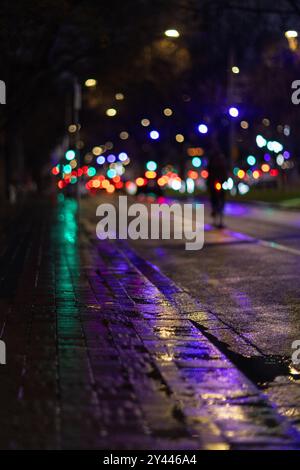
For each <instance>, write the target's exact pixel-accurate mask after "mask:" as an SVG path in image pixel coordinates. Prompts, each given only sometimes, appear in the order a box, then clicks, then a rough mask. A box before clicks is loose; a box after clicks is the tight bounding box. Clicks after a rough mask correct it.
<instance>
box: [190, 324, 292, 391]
mask: <svg viewBox="0 0 300 470" xmlns="http://www.w3.org/2000/svg"><path fill="white" fill-rule="evenodd" d="M192 323H193V324H194V325H195V326H196V327H197V328H198V329H199V330H200V331H201V333H202V334H203V335H204V336H206V338H207V339H209V340H210V341H211V342H212V343H213V344H214V345H215V346H216V347H217V348H218V349H219V350H220V351H221V352H222V353H223V354H225V356H226V357H228V359H229V360H230V361H231V362H232V363H233V364H234V365H235V366H236V367H237V368H238V369H239V370H241V371H242V372H243V374H244V375H246V377H248V378H249V379H250V380H251V381H252V382H254V383H255V384H256V385H257V386H258V387H259V388H262V389H264V388H266V387H267V386H268V384H270V383H271V382H273V381H274V380H275V379H276V378H277V377H283V376H284V377H288V378H289V379H290V380H292V381H294V382H295V381H296V382H299V384H300V369H299V370H298V369H296V368H295V367H294V366H293V364H292V363H291V359H290V357H288V356H280V355H270V356H250V357H247V356H243V355H242V354H238V353H236V352H234V351H232V350H231V349H230V348H229V346H228V344H227V343H225V342H223V341H220V340H219V339H217V338H216V337H215V336H213V335H212V334H211V333H209V332H208V331H207V330H206V328H205V327H203V326H201V324H199V323H197V322H195V321H192Z"/></svg>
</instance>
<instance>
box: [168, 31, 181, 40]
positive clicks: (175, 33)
mask: <svg viewBox="0 0 300 470" xmlns="http://www.w3.org/2000/svg"><path fill="white" fill-rule="evenodd" d="M165 36H167V37H168V38H179V36H180V33H179V31H177V29H167V30H166V31H165Z"/></svg>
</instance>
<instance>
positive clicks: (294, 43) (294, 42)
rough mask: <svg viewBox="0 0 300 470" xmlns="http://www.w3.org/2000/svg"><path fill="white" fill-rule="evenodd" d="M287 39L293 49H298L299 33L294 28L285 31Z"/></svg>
mask: <svg viewBox="0 0 300 470" xmlns="http://www.w3.org/2000/svg"><path fill="white" fill-rule="evenodd" d="M284 35H285V37H286V39H287V40H288V43H289V48H290V49H291V51H296V50H297V48H298V33H297V31H294V30H289V31H286V32H285V33H284Z"/></svg>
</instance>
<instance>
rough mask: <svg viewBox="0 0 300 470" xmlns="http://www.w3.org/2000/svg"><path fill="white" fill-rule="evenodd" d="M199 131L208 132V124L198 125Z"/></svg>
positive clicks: (201, 132)
mask: <svg viewBox="0 0 300 470" xmlns="http://www.w3.org/2000/svg"><path fill="white" fill-rule="evenodd" d="M198 131H199V132H200V134H207V132H208V127H207V125H206V124H200V125H199V126H198Z"/></svg>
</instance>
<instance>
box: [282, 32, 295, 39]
mask: <svg viewBox="0 0 300 470" xmlns="http://www.w3.org/2000/svg"><path fill="white" fill-rule="evenodd" d="M284 35H285V37H286V38H287V39H290V38H297V37H298V33H297V31H294V30H289V31H286V32H285V33H284Z"/></svg>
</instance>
